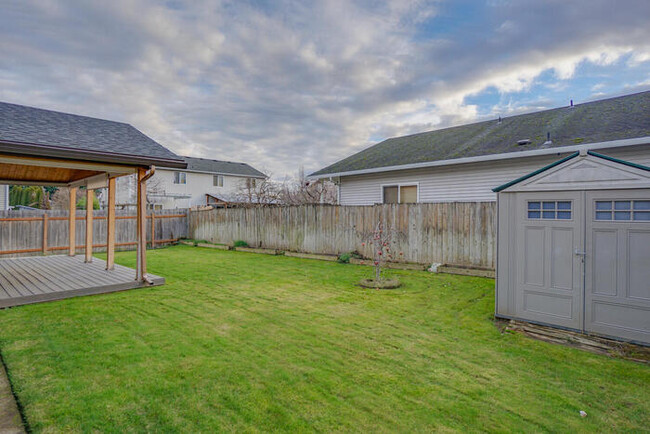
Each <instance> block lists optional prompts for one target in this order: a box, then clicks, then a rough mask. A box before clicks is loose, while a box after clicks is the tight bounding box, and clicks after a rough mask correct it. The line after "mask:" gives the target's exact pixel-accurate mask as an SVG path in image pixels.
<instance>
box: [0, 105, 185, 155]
mask: <svg viewBox="0 0 650 434" xmlns="http://www.w3.org/2000/svg"><path fill="white" fill-rule="evenodd" d="M0 142H2V143H5V144H9V145H11V147H12V149H11V150H12V151H16V152H19V151H20V150H21V147H24V149H25V150H27V148H28V147H29V146H30V145H37V146H40V147H42V148H43V149H45V151H44V152H47V148H48V147H49V148H57V149H59V150H61V149H62V150H64V151H67V150H69V151H71V152H70V155H71V157H72V156H75V155H76V154H83V153H85V152H87V153H94V154H100V155H102V154H103V155H107V156H109V155H114V156H136V157H140V158H146V159H151V160H159V161H168V162H169V163H172V164H174V163H179V162H180V157H179V156H177V155H176V154H174V153H173V152H171V151H170V150H169V149H167V148H165V147H164V146H162V145H160V144H158V143H157V142H155V141H154V140H152V139H151V138H149V137H147V136H146V135H144V134H143V133H141V132H140V131H138V130H137V129H135V128H134V127H133V126H131V125H129V124H126V123H122V122H114V121H108V120H104V119H97V118H91V117H87V116H79V115H74V114H69V113H62V112H56V111H52V110H44V109H39V108H35V107H27V106H23V105H17V104H10V103H4V102H0ZM127 161H128V160H127Z"/></svg>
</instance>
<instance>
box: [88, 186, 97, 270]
mask: <svg viewBox="0 0 650 434" xmlns="http://www.w3.org/2000/svg"><path fill="white" fill-rule="evenodd" d="M94 198H95V195H94V192H93V191H92V190H91V189H89V188H87V189H86V262H92V261H93V202H94V200H93V199H94Z"/></svg>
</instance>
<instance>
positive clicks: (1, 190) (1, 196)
mask: <svg viewBox="0 0 650 434" xmlns="http://www.w3.org/2000/svg"><path fill="white" fill-rule="evenodd" d="M8 209H9V186H8V185H0V211H6V210H8Z"/></svg>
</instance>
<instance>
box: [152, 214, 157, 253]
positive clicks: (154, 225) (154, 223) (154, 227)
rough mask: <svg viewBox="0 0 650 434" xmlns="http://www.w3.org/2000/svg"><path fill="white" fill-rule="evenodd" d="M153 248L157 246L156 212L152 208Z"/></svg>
mask: <svg viewBox="0 0 650 434" xmlns="http://www.w3.org/2000/svg"><path fill="white" fill-rule="evenodd" d="M151 248H152V249H155V248H156V213H155V212H154V210H153V209H152V210H151Z"/></svg>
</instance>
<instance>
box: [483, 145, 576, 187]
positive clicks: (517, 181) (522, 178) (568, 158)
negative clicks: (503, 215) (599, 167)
mask: <svg viewBox="0 0 650 434" xmlns="http://www.w3.org/2000/svg"><path fill="white" fill-rule="evenodd" d="M578 155H580V152H577V151H576V152H574V153H572V154H570V155H568V156H566V157H564V158H562V159H561V160H558V161H556V162H554V163H551V164H549V165H546V166H544V167H542V168H541V169H537V170H535V171H534V172H530V173H529V174H528V175H524V176H521V177H519V178H517V179H515V180H512V181H510V182H507V183H505V184H503V185H500V186H498V187H496V188H493V189H492V191H493V192H495V193H498V192H500V191H502V190H505V189H506V188H508V187H512V186H513V185H515V184H519V183H520V182H521V181H525V180H527V179H528V178H532V177H533V176H535V175H539V174H540V173H542V172H545V171H547V170H548V169H552V168H553V167H555V166H557V165H559V164H562V163H564V162H565V161H569V160H570V159H572V158H575V157H577V156H578Z"/></svg>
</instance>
